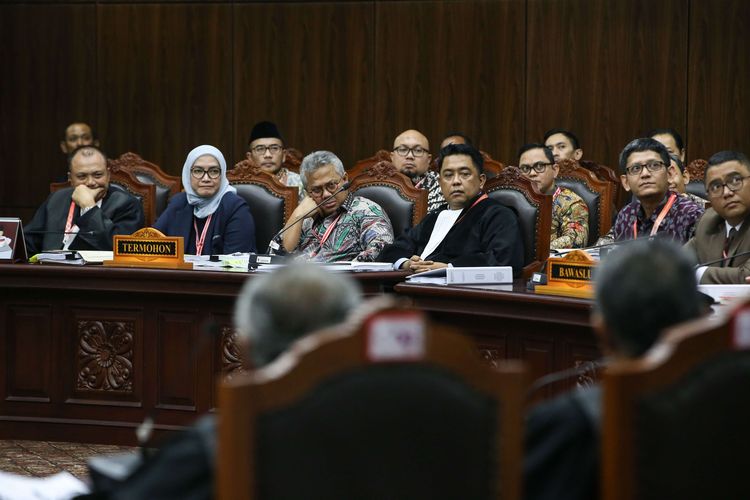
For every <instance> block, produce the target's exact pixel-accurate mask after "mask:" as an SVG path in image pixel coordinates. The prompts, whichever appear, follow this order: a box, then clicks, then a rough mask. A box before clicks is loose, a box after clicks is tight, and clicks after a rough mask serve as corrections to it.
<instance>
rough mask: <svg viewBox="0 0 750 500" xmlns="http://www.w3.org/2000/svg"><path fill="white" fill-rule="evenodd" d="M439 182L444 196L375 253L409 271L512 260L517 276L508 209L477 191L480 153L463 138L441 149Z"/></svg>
mask: <svg viewBox="0 0 750 500" xmlns="http://www.w3.org/2000/svg"><path fill="white" fill-rule="evenodd" d="M438 167H439V168H440V187H441V189H442V191H443V196H445V199H446V200H447V201H448V203H447V205H443V206H442V207H440V209H438V210H435V211H434V212H430V213H428V214H427V216H425V218H424V219H422V221H421V222H420V223H419V224H417V225H416V226H414V227H412V228H411V229H409V230H407V231H406V232H405V233H404V234H403V235H401V236H399V237H398V239H397V240H396V242H395V243H394V244H393V245H390V246H388V247H386V248H385V249H384V250H383V252H382V253H381V254H380V255H379V256H378V260H379V261H380V262H392V263H393V267H394V269H404V270H408V271H411V272H414V273H418V272H422V271H429V270H431V269H439V268H443V267H448V266H456V267H471V266H511V267H512V268H513V275H514V276H519V275H520V273H521V269H522V266H523V244H522V242H521V233H520V230H519V228H518V220H517V219H516V215H515V214H514V213H513V211H512V210H510V209H509V208H507V207H505V206H503V205H502V204H500V203H499V202H497V201H495V200H493V199H492V198H489V197H488V196H487V194H486V193H483V192H482V188H483V187H484V183H485V181H486V180H487V179H486V177H485V175H484V159H483V158H482V155H481V153H480V152H479V151H478V150H476V149H475V148H474V147H472V146H469V145H468V144H450V145H448V146H446V147H445V148H443V149H441V150H440V156H439V157H438Z"/></svg>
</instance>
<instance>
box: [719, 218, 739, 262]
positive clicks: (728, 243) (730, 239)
mask: <svg viewBox="0 0 750 500" xmlns="http://www.w3.org/2000/svg"><path fill="white" fill-rule="evenodd" d="M736 236H737V229H736V228H734V227H733V228H732V229H730V230H729V234H728V235H727V239H726V240H724V258H725V259H726V258H727V257H729V247H730V246H732V242H733V241H734V238H735V237H736ZM731 260H732V259H727V260H725V261H724V263H723V264H722V266H721V267H726V266H728V265H729V263H730V262H731Z"/></svg>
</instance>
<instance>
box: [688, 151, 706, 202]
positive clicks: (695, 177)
mask: <svg viewBox="0 0 750 500" xmlns="http://www.w3.org/2000/svg"><path fill="white" fill-rule="evenodd" d="M706 165H708V162H707V161H706V160H700V159H699V160H693V161H691V162H690V163H688V164H687V166H686V167H685V170H686V171H687V173H688V174H690V182H688V183H687V185H686V186H685V190H686V191H687V192H688V193H692V194H694V195H697V196H700V197H701V198H703V199H704V200H708V193H706V184H705V180H706Z"/></svg>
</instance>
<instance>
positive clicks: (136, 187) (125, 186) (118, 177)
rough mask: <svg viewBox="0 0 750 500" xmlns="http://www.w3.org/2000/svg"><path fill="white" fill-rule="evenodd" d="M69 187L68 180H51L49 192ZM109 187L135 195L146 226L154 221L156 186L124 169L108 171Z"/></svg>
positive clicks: (151, 224)
mask: <svg viewBox="0 0 750 500" xmlns="http://www.w3.org/2000/svg"><path fill="white" fill-rule="evenodd" d="M66 187H70V183H69V182H53V183H51V184H50V185H49V191H50V193H54V192H55V191H59V190H60V189H64V188H66ZM109 188H110V189H120V190H122V191H125V192H127V193H130V194H131V195H133V196H135V197H136V198H137V199H138V201H140V202H141V206H142V207H143V218H144V223H145V224H146V227H150V226H153V225H154V222H156V186H154V185H153V184H149V183H144V182H141V181H140V180H138V178H137V177H136V176H135V174H134V173H132V172H128V171H125V170H114V171H111V172H110V176H109Z"/></svg>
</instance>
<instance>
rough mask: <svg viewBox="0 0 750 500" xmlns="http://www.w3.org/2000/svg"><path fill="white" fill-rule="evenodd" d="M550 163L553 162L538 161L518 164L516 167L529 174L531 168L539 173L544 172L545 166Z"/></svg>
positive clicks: (548, 165)
mask: <svg viewBox="0 0 750 500" xmlns="http://www.w3.org/2000/svg"><path fill="white" fill-rule="evenodd" d="M552 165H554V164H553V163H544V162H541V161H538V162H536V163H534V164H533V165H519V167H518V168H519V169H520V170H521V172H523V173H524V174H529V173H530V172H531V170H532V169H533V170H534V172H536V173H537V174H541V173H542V172H544V171H545V170H546V169H547V167H551V166H552Z"/></svg>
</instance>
